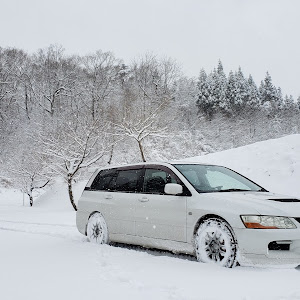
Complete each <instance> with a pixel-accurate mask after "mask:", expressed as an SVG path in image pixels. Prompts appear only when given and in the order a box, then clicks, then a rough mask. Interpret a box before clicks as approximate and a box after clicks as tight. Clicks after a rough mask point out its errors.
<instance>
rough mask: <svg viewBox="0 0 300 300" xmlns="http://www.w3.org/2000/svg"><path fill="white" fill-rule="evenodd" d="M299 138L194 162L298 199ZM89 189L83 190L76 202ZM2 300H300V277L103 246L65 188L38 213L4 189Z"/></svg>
mask: <svg viewBox="0 0 300 300" xmlns="http://www.w3.org/2000/svg"><path fill="white" fill-rule="evenodd" d="M299 153H300V135H293V136H288V137H285V138H281V139H277V140H270V141H266V142H261V143H256V144H253V145H249V146H246V147H241V148H237V149H233V150H228V151H224V152H221V153H216V154H210V155H207V156H205V157H201V158H193V159H192V160H193V161H195V160H197V161H203V162H206V163H217V164H222V165H226V166H228V167H231V168H233V169H235V170H237V171H239V172H241V173H243V174H245V175H247V176H248V177H250V178H251V179H253V180H255V181H257V182H258V183H259V184H261V185H263V186H264V187H266V188H267V189H270V190H272V191H275V192H280V193H284V194H289V195H293V196H298V197H300V187H299V181H300V154H299ZM83 186H84V183H80V184H77V186H76V189H75V196H76V198H77V199H78V197H79V196H80V193H81V190H82V188H83ZM0 240H1V247H0V299H1V300H2V299H3V300H19V299H30V300H35V299H39V300H40V299H43V300H47V299H51V300H53V299H72V300H73V299H74V300H77V299H80V300H81V299H139V300H140V299H151V300H152V299H178V300H179V299H180V300H181V299H244V300H250V299H255V300H256V299H278V300H279V299H281V300H283V299H298V300H299V299H300V270H297V269H288V268H280V269H274V268H254V267H253V268H250V267H237V268H235V269H225V268H221V267H217V266H212V265H205V264H201V263H197V262H195V261H194V260H193V259H192V258H191V257H188V256H176V255H173V254H170V253H166V252H159V251H146V250H142V249H139V248H134V247H133V249H131V248H130V247H114V246H108V245H103V246H97V245H94V244H91V243H89V242H87V240H86V238H85V237H84V236H82V235H81V234H79V233H78V231H77V229H76V226H75V212H74V211H73V210H72V207H71V204H70V203H69V202H68V197H67V191H66V187H65V186H64V184H63V183H57V184H55V185H54V186H52V187H51V188H48V189H47V190H46V192H45V193H44V194H43V195H41V196H40V197H39V199H38V200H37V201H36V202H35V203H34V207H28V200H26V201H25V206H23V201H22V194H21V193H20V192H18V191H14V190H8V189H4V188H2V189H0Z"/></svg>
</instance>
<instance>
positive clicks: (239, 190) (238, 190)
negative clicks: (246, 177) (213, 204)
mask: <svg viewBox="0 0 300 300" xmlns="http://www.w3.org/2000/svg"><path fill="white" fill-rule="evenodd" d="M251 191H253V190H243V189H226V190H219V191H216V192H223V193H224V192H251Z"/></svg>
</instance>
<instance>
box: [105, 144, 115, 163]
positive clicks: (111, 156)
mask: <svg viewBox="0 0 300 300" xmlns="http://www.w3.org/2000/svg"><path fill="white" fill-rule="evenodd" d="M113 152H114V144H113V145H112V146H111V149H110V154H109V160H108V162H107V163H108V164H109V165H110V164H111V161H112V158H113Z"/></svg>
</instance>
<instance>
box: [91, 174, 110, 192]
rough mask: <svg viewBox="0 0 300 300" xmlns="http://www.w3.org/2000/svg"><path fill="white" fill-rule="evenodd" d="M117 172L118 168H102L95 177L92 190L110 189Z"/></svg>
mask: <svg viewBox="0 0 300 300" xmlns="http://www.w3.org/2000/svg"><path fill="white" fill-rule="evenodd" d="M115 174H116V169H109V170H102V171H100V172H99V173H98V174H97V176H96V177H95V179H94V181H93V183H92V185H91V189H92V190H100V191H103V190H109V186H110V184H111V181H112V180H113V178H114V176H115Z"/></svg>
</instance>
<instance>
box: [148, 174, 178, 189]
mask: <svg viewBox="0 0 300 300" xmlns="http://www.w3.org/2000/svg"><path fill="white" fill-rule="evenodd" d="M166 183H177V181H176V179H175V178H174V176H173V175H171V174H169V173H167V172H165V171H162V170H159V169H146V170H145V176H144V184H143V192H144V193H149V194H164V189H165V185H166Z"/></svg>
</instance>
